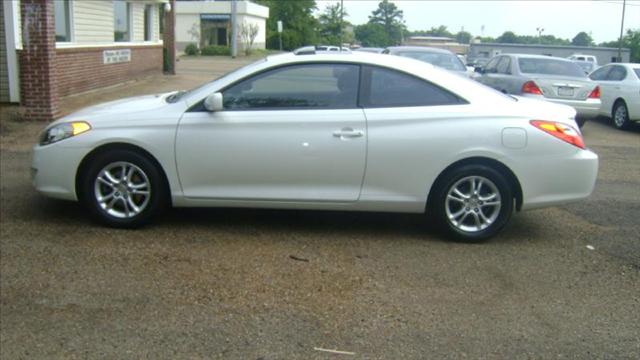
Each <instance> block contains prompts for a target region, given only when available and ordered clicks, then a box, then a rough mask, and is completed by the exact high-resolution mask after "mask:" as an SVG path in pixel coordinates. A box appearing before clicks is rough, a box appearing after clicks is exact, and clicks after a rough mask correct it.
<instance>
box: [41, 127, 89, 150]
mask: <svg viewBox="0 0 640 360" xmlns="http://www.w3.org/2000/svg"><path fill="white" fill-rule="evenodd" d="M89 130H91V125H89V123H87V122H84V121H74V122H69V123H62V124H58V125H56V126H53V127H50V128H48V129H47V130H45V131H44V132H43V133H42V136H41V137H40V145H41V146H42V145H49V144H53V143H55V142H58V141H60V140H64V139H66V138H70V137H72V136H76V135H79V134H82V133H83V132H87V131H89Z"/></svg>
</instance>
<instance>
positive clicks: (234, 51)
mask: <svg viewBox="0 0 640 360" xmlns="http://www.w3.org/2000/svg"><path fill="white" fill-rule="evenodd" d="M237 15H238V3H237V2H236V0H231V57H232V58H235V57H236V56H238V17H237Z"/></svg>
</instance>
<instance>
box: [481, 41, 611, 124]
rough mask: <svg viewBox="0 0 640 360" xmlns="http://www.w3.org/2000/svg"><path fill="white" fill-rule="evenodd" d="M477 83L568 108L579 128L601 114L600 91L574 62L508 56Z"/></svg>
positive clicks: (499, 59)
mask: <svg viewBox="0 0 640 360" xmlns="http://www.w3.org/2000/svg"><path fill="white" fill-rule="evenodd" d="M478 71H479V72H480V74H481V76H479V77H477V78H476V80H478V81H479V82H481V83H482V84H485V85H487V86H491V87H492V88H494V89H496V90H499V91H502V92H504V93H506V94H514V95H522V96H527V97H533V98H538V99H541V100H547V101H551V102H554V103H557V104H564V105H569V106H571V107H573V108H574V109H576V112H577V113H578V117H577V118H576V122H577V123H578V125H579V126H582V125H584V122H585V121H586V119H587V118H593V117H595V116H597V115H598V113H599V112H600V104H601V103H600V88H599V87H598V84H596V83H595V82H593V81H591V80H590V79H589V78H588V77H587V75H586V74H585V73H584V71H583V70H582V69H581V68H580V67H579V66H578V65H577V64H576V63H574V62H573V61H571V60H567V59H562V58H556V57H550V56H541V55H526V54H507V55H499V56H496V57H494V58H493V59H491V61H489V63H488V64H487V66H485V67H484V68H482V69H479V70H478Z"/></svg>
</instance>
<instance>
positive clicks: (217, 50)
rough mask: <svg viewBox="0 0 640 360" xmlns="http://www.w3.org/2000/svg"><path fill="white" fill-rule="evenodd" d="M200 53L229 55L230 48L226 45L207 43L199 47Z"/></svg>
mask: <svg viewBox="0 0 640 360" xmlns="http://www.w3.org/2000/svg"><path fill="white" fill-rule="evenodd" d="M200 54H202V55H231V49H229V47H228V46H218V45H209V46H205V47H203V48H202V49H200Z"/></svg>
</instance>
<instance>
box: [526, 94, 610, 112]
mask: <svg viewBox="0 0 640 360" xmlns="http://www.w3.org/2000/svg"><path fill="white" fill-rule="evenodd" d="M531 97H532V98H536V99H540V100H545V101H549V102H552V103H554V104H560V105H568V106H571V107H572V108H574V109H575V110H576V114H577V116H579V117H583V118H595V117H597V116H598V114H599V113H600V107H601V106H602V102H601V101H600V99H586V100H564V99H551V98H546V97H542V96H537V95H534V96H531Z"/></svg>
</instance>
